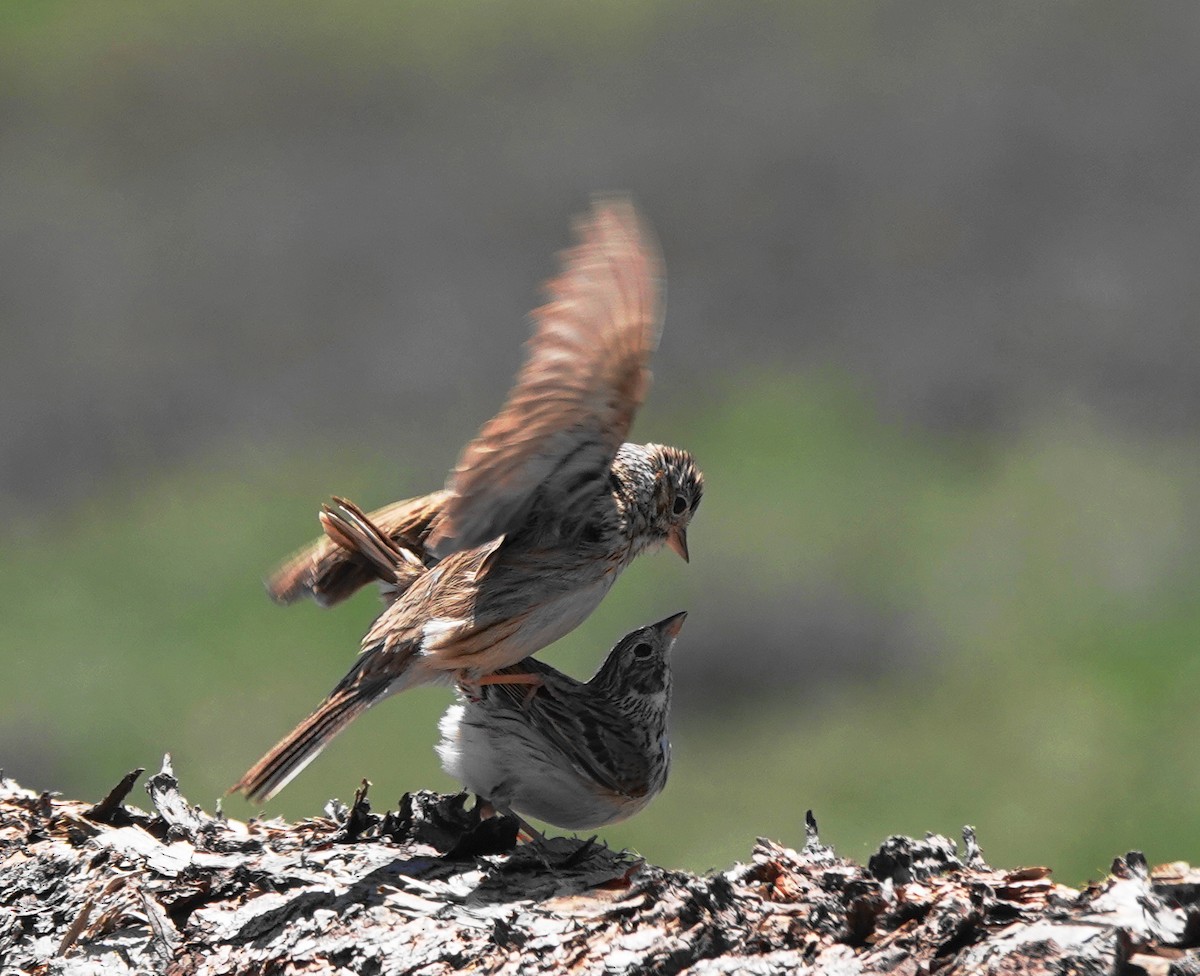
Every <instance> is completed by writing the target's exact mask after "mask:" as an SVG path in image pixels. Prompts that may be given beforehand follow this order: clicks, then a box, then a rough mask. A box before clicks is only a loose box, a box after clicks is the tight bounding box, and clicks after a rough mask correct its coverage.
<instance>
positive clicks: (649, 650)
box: [633, 644, 654, 658]
mask: <svg viewBox="0 0 1200 976" xmlns="http://www.w3.org/2000/svg"><path fill="white" fill-rule="evenodd" d="M653 653H654V648H653V647H651V646H650V645H649V644H638V646H637V647H635V648H634V649H633V656H634V657H640V658H647V657H649V656H650V655H651V654H653Z"/></svg>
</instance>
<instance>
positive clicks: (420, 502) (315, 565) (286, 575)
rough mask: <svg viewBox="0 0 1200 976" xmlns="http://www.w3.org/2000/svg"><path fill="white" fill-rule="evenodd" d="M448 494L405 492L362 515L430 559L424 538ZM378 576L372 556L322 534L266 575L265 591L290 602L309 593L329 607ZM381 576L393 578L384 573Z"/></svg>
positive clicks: (422, 556)
mask: <svg viewBox="0 0 1200 976" xmlns="http://www.w3.org/2000/svg"><path fill="white" fill-rule="evenodd" d="M448 497H449V495H448V493H447V492H445V491H435V492H433V493H431V494H428V495H421V496H420V497H418V498H406V499H403V500H402V501H398V502H392V504H390V505H386V506H384V507H383V508H381V509H378V510H377V511H374V512H372V513H371V514H370V515H368V516H366V519H367V520H369V522H370V523H371V524H372V526H373V527H374V528H375V529H376V530H377V531H378V532H380V533H381V534H382V535H384V536H386V537H388V538H390V539H391V540H392V541H393V542H395V543H396V544H397V545H399V546H401V547H403V548H404V549H406V550H408V551H410V552H412V553H413V554H415V555H416V557H417V558H420V559H428V558H429V554H428V552H427V550H426V549H425V545H424V544H425V538H426V536H428V534H429V532H430V528H431V525H432V523H433V522H434V520H435V519H436V518H437V517H438V515H439V514H440V513H441V511H442V507H443V505H444V504H445V502H446V499H447V498H448ZM379 578H381V577H380V573H379V570H378V568H377V567H376V566H375V565H373V564H372V562H371V561H370V560H368V559H367V558H366V557H364V556H363V555H362V554H360V553H355V552H350V551H348V550H347V549H346V548H344V547H343V546H342V545H339V544H338V543H337V542H335V541H334V540H333V539H332V538H330V537H329V536H328V535H326V536H322V537H321V538H320V539H318V540H316V541H315V542H311V543H309V544H308V545H307V546H305V547H304V548H303V549H301V550H300V551H299V552H297V553H296V554H295V555H294V556H291V557H290V558H289V559H288V560H287V561H286V562H284V563H283V565H281V566H280V567H279V569H277V570H276V571H275V572H274V573H272V574H271V576H270V578H269V579H268V580H267V592H268V593H269V594H270V595H271V597H272V598H273V599H275V600H276V601H278V602H279V603H293V602H295V601H296V600H298V599H300V598H301V597H306V596H308V597H312V598H313V599H314V600H316V602H317V603H319V604H320V605H321V606H326V607H328V606H333V605H334V604H335V603H340V602H341V601H342V600H344V599H346V598H347V597H348V596H351V595H352V594H353V593H354V592H355V591H356V590H358V589H359V588H360V587H362V586H365V585H366V584H367V583H370V582H371V581H372V580H375V579H379ZM384 579H385V581H386V582H389V583H390V582H392V580H390V579H387V578H386V576H385V577H384Z"/></svg>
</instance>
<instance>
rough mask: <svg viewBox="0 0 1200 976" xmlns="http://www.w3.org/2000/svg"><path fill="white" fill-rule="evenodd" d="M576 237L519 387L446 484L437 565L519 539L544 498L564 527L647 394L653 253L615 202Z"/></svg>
mask: <svg viewBox="0 0 1200 976" xmlns="http://www.w3.org/2000/svg"><path fill="white" fill-rule="evenodd" d="M577 235H578V238H579V243H578V244H576V245H575V247H573V248H571V249H570V250H568V251H567V252H566V253H565V254H564V255H563V258H562V271H561V273H560V274H559V276H558V277H557V278H555V279H554V280H553V281H551V282H550V283H549V285H548V286H547V291H548V301H547V303H546V304H545V305H543V306H542V307H541V308H539V309H537V310H536V311H535V312H534V313H533V320H534V326H535V327H534V333H533V336H532V337H531V339H530V341H529V344H528V352H527V356H526V361H525V364H524V366H523V367H522V369H521V372H520V374H519V375H518V377H517V382H516V385H515V386H514V387H513V389H512V391H511V392H510V393H509V396H508V400H507V401H506V402H505V404H504V406H503V407H502V408H501V410H500V412H499V413H498V414H497V415H496V416H495V417H493V418H492V419H491V420H490V421H488V423H487V424H485V425H484V427H483V429H482V430H481V431H480V432H479V435H478V436H477V437H476V438H475V440H473V441H472V442H471V443H470V444H468V445H467V447H466V449H465V450H464V451H463V453H462V456H461V457H460V459H459V462H458V465H457V467H456V468H455V470H454V473H453V474H452V475H451V478H450V490H451V492H452V496H451V498H450V499H449V500H448V502H447V504H446V507H445V510H444V511H443V513H442V516H441V518H440V519H439V520H438V522H437V524H436V525H435V526H434V530H433V532H432V533H431V535H430V538H429V540H428V544H429V547H430V549H431V550H432V551H433V552H434V553H435V554H436V555H438V556H445V555H446V554H447V553H449V552H453V551H455V550H458V549H465V548H470V547H472V546H477V545H480V544H482V543H483V542H486V541H487V540H488V539H492V538H494V537H496V536H498V535H500V534H502V533H506V532H512V531H515V530H516V529H517V528H519V527H520V526H521V524H522V523H523V521H524V520H525V518H526V517H527V516H528V514H529V509H530V505H531V503H532V502H533V500H534V499H535V498H537V497H539V496H540V499H541V502H540V504H541V505H544V507H545V510H546V517H547V518H548V519H553V520H557V521H559V522H566V523H568V524H569V523H570V522H571V520H572V516H573V515H577V514H578V513H580V512H582V511H583V510H586V508H587V506H588V504H589V503H590V501H591V500H592V498H593V497H594V495H595V494H596V493H597V492H599V491H600V490H602V489H603V485H604V479H605V478H606V477H607V474H608V470H609V467H610V466H611V464H612V460H613V457H614V456H615V455H616V452H617V449H618V448H619V447H620V446H621V444H622V442H623V441H624V440H625V437H626V435H627V434H628V433H629V429H630V427H631V426H632V424H633V418H634V414H635V413H636V412H637V409H638V407H639V406H640V405H641V403H642V400H643V399H644V397H645V395H646V391H647V389H648V388H649V383H650V370H649V361H650V356H651V354H652V353H653V351H654V349H655V347H656V346H657V345H658V337H659V333H660V331H661V323H662V310H663V283H662V270H661V267H662V266H661V261H660V259H659V254H658V248H657V246H656V244H655V243H654V241H653V239H652V237H651V235H650V233H649V231H648V230H647V229H646V228H645V227H644V226H643V224H642V222H641V220H640V219H639V217H638V215H637V212H636V211H635V210H634V208H633V205H632V204H631V203H630V202H629V201H627V200H621V199H617V200H602V201H598V202H597V203H596V204H595V205H594V206H593V208H592V211H591V213H590V214H589V215H588V216H587V217H586V218H585V219H583V220H582V221H581V222H580V223H579V224H578V226H577ZM540 515H541V512H540V511H539V517H540Z"/></svg>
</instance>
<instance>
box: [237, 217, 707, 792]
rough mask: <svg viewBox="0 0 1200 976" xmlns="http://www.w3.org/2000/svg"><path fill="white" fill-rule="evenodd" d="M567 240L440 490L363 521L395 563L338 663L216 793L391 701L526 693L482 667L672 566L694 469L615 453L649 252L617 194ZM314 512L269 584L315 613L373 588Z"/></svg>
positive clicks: (524, 678)
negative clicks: (664, 553) (653, 554)
mask: <svg viewBox="0 0 1200 976" xmlns="http://www.w3.org/2000/svg"><path fill="white" fill-rule="evenodd" d="M576 234H577V238H578V243H577V244H576V245H575V246H574V247H572V248H571V249H569V250H568V251H566V252H565V254H564V255H563V256H562V259H561V270H560V273H559V275H558V276H557V277H556V278H554V279H553V280H552V281H550V283H549V284H548V286H547V291H548V301H547V302H546V304H545V305H543V306H542V307H541V308H539V309H537V310H536V311H535V312H534V313H533V320H534V332H533V336H532V338H531V339H530V341H529V344H528V348H527V354H526V360H525V363H524V365H523V367H522V369H521V371H520V373H519V374H518V376H517V381H516V384H515V385H514V387H513V388H512V390H511V391H510V392H509V395H508V398H507V400H506V401H505V403H504V405H503V406H502V407H501V409H500V412H499V413H497V414H496V416H495V417H493V418H492V419H491V420H490V421H488V422H487V423H486V424H485V425H484V426H483V428H482V429H481V430H480V432H479V434H478V435H477V436H476V437H475V439H474V440H473V441H471V442H470V443H469V444H468V445H467V446H466V448H465V449H464V450H463V453H462V455H461V457H460V458H459V461H458V463H457V465H456V467H455V469H454V471H453V472H452V473H451V475H450V477H449V479H448V482H447V486H446V488H445V489H443V490H441V491H437V492H433V493H432V494H429V495H424V496H421V497H418V498H411V499H406V500H404V501H400V502H395V503H393V504H392V505H389V506H387V507H385V508H383V509H380V510H378V511H377V512H373V513H371V514H370V515H369V516H365V515H364V516H362V517H363V518H364V519H365V520H366V521H367V522H368V524H370V525H371V526H373V527H374V529H375V530H376V532H377V536H378V540H379V541H380V543H381V545H383V547H384V548H385V549H386V548H388V545H389V544H390V545H391V546H393V547H395V548H396V550H397V551H399V552H400V553H401V561H402V562H403V567H402V569H401V570H400V571H398V572H396V573H394V574H393V575H392V577H391V578H390V579H388V588H389V590H390V593H389V598H390V603H389V604H388V605H387V606H386V607H385V609H384V610H383V612H382V613H381V614H380V615H379V617H378V618H377V619H376V620H375V622H374V624H373V625H372V626H371V628H370V629H369V630H368V631H367V634H366V636H365V637H364V638H363V640H362V646H361V650H360V653H359V656H358V658H357V660H356V661H355V663H354V665H353V667H351V669H350V671H349V672H348V673H347V674H346V675H345V677H343V678H342V680H341V681H340V682H338V684H337V685H336V686H335V687H334V689H333V690H332V691H331V692H330V693H329V695H328V696H327V697H326V698H325V700H324V701H323V702H321V704H320V705H319V706H318V707H317V709H316V710H315V711H314V712H313V713H312V714H311V715H310V716H309V717H308V718H307V719H305V720H304V721H303V722H301V723H300V724H299V725H298V726H297V727H296V728H295V729H294V730H293V731H292V732H291V733H289V734H288V735H287V736H285V737H284V739H283V740H282V741H280V742H279V743H278V744H277V745H276V746H275V747H274V748H273V749H272V750H271V751H270V752H268V753H267V754H266V755H265V756H264V757H263V758H262V759H261V760H260V761H259V762H258V763H256V764H255V765H254V766H253V767H252V768H251V769H250V770H248V771H247V772H246V774H245V775H244V776H243V777H242V778H241V779H240V780H239V781H238V782H237V783H236V784H235V785H234V786H233V787H232V789H231V792H232V791H241V792H243V793H245V794H246V796H247V797H249V798H250V799H252V800H254V799H262V800H266V799H270V797H272V796H274V795H275V794H276V793H277V792H278V791H279V790H280V789H282V788H283V787H284V786H285V785H286V784H287V783H288V782H289V781H290V780H291V779H292V778H293V777H294V776H296V775H297V774H298V773H299V772H300V771H301V770H302V769H303V768H304V767H305V766H306V765H307V764H308V763H309V762H311V761H312V760H313V759H315V758H316V756H317V754H318V753H319V752H320V751H321V749H322V748H323V747H324V746H325V745H326V744H327V743H328V742H329V740H330V739H331V738H332V737H333V736H334V735H336V734H337V733H338V732H339V731H341V730H342V729H343V728H345V727H346V725H348V724H349V723H350V722H351V721H352V720H353V719H354V718H355V717H357V716H358V715H359V714H360V713H362V712H363V711H365V710H366V709H367V708H369V707H370V706H372V705H374V704H375V703H376V702H378V701H380V700H381V699H383V698H385V697H388V696H389V695H393V694H396V693H398V692H401V691H404V690H406V689H408V688H412V687H414V686H417V685H422V684H428V683H432V682H439V681H457V682H460V683H467V684H469V685H472V686H477V685H482V684H486V683H489V682H499V683H517V684H525V685H526V686H527V687H528V686H529V685H531V684H537V682H538V676H537V675H535V674H533V673H532V672H528V673H509V674H504V675H496V672H498V671H501V670H503V669H504V668H508V667H511V666H512V665H514V664H517V663H518V662H520V661H522V660H523V659H525V658H526V657H528V656H529V655H531V654H534V653H536V652H537V651H539V650H541V649H542V648H543V647H546V646H547V645H549V644H551V643H553V642H554V641H556V640H557V639H558V638H560V637H562V636H563V635H564V634H567V633H569V632H570V631H571V630H573V629H574V628H575V627H577V626H578V625H579V624H580V623H581V622H582V621H583V620H584V619H585V618H586V617H587V616H588V615H589V614H590V613H591V612H592V611H593V610H594V609H595V608H596V606H597V605H598V604H599V603H600V601H601V599H603V597H604V595H605V594H606V593H607V592H608V590H609V588H610V587H611V586H612V584H613V582H614V581H615V580H616V578H617V576H619V575H620V573H621V571H622V570H623V569H624V568H625V567H626V566H628V565H629V564H630V563H631V562H632V561H633V560H634V559H635V558H636V557H637V556H638V555H639V554H641V553H642V552H645V551H648V550H653V549H657V548H658V547H660V546H662V545H664V544H665V545H667V546H668V547H670V548H671V549H673V550H674V551H675V552H676V553H677V554H678V555H679V556H681V557H682V558H683V559H684V560H685V561H686V560H687V559H688V544H687V528H688V525H689V523H690V521H691V519H692V516H693V515H694V514H695V511H696V508H697V506H698V505H699V504H700V499H701V495H702V493H703V487H704V479H703V475H702V474H701V472H700V469H699V468H698V467H697V465H696V463H695V461H694V460H693V458H692V456H691V455H690V454H688V452H687V451H684V450H681V449H679V448H676V447H669V446H664V445H661V444H631V443H625V442H624V439H625V436H626V434H627V433H628V432H629V429H630V427H631V425H632V423H633V417H634V414H635V413H636V412H637V408H638V407H639V406H640V405H641V403H642V400H643V399H644V397H645V394H646V391H647V388H648V386H649V382H650V372H649V368H648V363H649V358H650V355H651V353H652V352H653V350H654V349H655V347H656V346H657V344H658V338H659V334H660V331H661V321H662V307H663V285H662V280H661V279H662V274H661V262H660V259H659V256H658V250H657V248H656V246H655V244H654V243H653V240H652V238H651V236H650V234H649V232H648V230H647V229H646V228H645V226H644V225H643V223H642V221H641V220H640V218H639V217H638V215H637V213H636V211H635V210H634V208H633V205H632V204H631V203H629V202H628V201H627V200H624V199H605V200H598V201H597V202H596V203H595V204H594V205H593V207H592V210H591V212H590V213H589V214H588V215H587V216H586V217H585V218H583V219H582V220H581V221H579V222H578V223H577V225H576ZM336 504H338V500H335V505H336ZM330 511H331V509H330V507H329V506H326V509H325V511H323V512H322V524H323V525H324V526H325V527H326V530H327V531H326V536H325V537H324V538H322V539H320V540H318V541H317V542H315V543H313V544H311V545H310V546H308V547H306V548H305V549H303V550H301V552H300V553H298V554H297V555H296V556H294V557H293V558H292V559H290V560H288V561H287V562H286V563H285V564H284V565H283V566H282V567H281V568H280V570H279V571H278V572H277V573H276V574H275V575H274V576H273V577H272V578H271V579H270V580H269V581H268V591H269V592H270V593H271V594H272V595H273V596H274V597H275V598H276V599H277V600H279V601H281V602H285V603H288V602H291V601H293V600H296V599H299V598H301V597H305V596H308V597H312V598H313V599H315V600H317V601H318V602H319V603H322V604H324V605H332V604H333V603H336V602H338V601H339V600H341V599H344V598H345V597H346V596H348V595H349V594H350V593H352V592H354V591H355V590H356V589H358V588H359V587H360V586H362V585H364V584H365V583H368V582H370V581H371V580H372V579H376V578H378V577H380V575H381V571H380V567H379V566H378V565H377V564H375V563H374V562H373V561H372V559H371V557H370V555H369V554H366V553H364V552H363V551H361V550H360V549H359V548H358V546H357V543H356V542H355V541H354V540H350V545H348V546H347V545H344V544H343V543H344V542H346V541H347V540H345V539H343V540H340V541H339V540H338V538H337V537H336V531H335V532H333V533H331V532H330V531H329V514H330ZM355 512H358V510H357V509H355ZM358 514H359V515H361V514H362V513H361V512H358Z"/></svg>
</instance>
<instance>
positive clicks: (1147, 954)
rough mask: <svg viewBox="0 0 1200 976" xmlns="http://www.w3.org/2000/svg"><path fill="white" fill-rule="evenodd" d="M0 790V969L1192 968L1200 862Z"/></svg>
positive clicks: (172, 791) (428, 802)
mask: <svg viewBox="0 0 1200 976" xmlns="http://www.w3.org/2000/svg"><path fill="white" fill-rule="evenodd" d="M137 775H138V774H135V773H131V774H130V775H129V776H127V777H126V778H125V779H124V780H122V782H121V783H120V784H119V785H118V786H117V787H116V788H115V789H114V790H113V791H112V793H110V794H109V796H108V797H106V798H105V799H104V800H102V801H101V802H100V803H97V804H95V805H90V804H87V803H83V802H77V801H67V800H61V799H59V798H57V797H54V796H51V795H49V794H38V793H35V792H31V791H29V790H25V789H22V788H21V787H20V786H18V785H17V784H16V783H14V782H12V781H11V780H0V976H10V974H16V973H33V974H51V973H54V974H58V973H63V974H91V973H101V972H103V973H115V974H121V973H131V974H132V973H167V974H171V976H184V974H213V976H216V974H224V973H231V972H237V973H255V974H275V973H280V974H283V973H304V974H312V976H320V974H325V973H335V972H354V973H380V974H406V973H412V974H418V973H419V974H448V973H460V972H461V973H467V972H470V973H489V974H508V973H511V974H518V973H519V974H536V973H555V974H576V973H578V974H596V976H599V974H619V973H661V974H688V976H717V974H732V973H746V974H761V976H773V974H782V973H804V974H812V976H818V974H827V976H835V974H836V976H855V974H872V973H900V974H918V973H922V974H926V973H938V974H944V976H956V974H968V973H969V974H987V973H996V974H999V973H1029V974H1038V973H1061V972H1080V973H1082V972H1088V973H1123V974H1133V976H1139V974H1149V976H1200V870H1197V869H1194V868H1192V867H1190V866H1188V865H1187V864H1183V863H1174V864H1169V865H1164V866H1163V867H1160V868H1155V869H1154V870H1151V869H1150V868H1149V866H1148V865H1147V864H1146V861H1145V858H1143V857H1142V856H1141V855H1140V854H1137V853H1136V852H1135V853H1130V854H1127V855H1125V856H1124V857H1120V858H1117V860H1116V861H1115V862H1114V864H1113V870H1112V873H1111V875H1110V876H1109V877H1108V878H1106V879H1105V880H1104V881H1101V882H1098V883H1096V884H1092V885H1089V886H1088V887H1086V888H1085V889H1083V890H1082V891H1078V890H1075V889H1071V888H1067V887H1065V886H1063V885H1059V884H1056V883H1055V882H1054V881H1052V880H1051V879H1050V877H1049V870H1048V869H1046V868H1023V869H1018V870H1015V871H1003V870H996V869H993V868H991V867H989V866H988V865H987V864H986V863H985V862H984V860H983V855H982V853H981V852H980V850H979V846H978V844H977V843H976V841H975V837H974V834H973V833H971V832H970V831H969V830H968V831H967V832H965V833H964V841H963V844H962V848H961V850H960V846H959V845H957V844H955V843H954V842H952V841H950V840H948V839H947V838H945V837H940V836H936V835H927V836H926V837H925V838H924V839H923V840H913V839H911V838H907V837H891V838H888V839H887V840H886V841H885V842H884V843H883V844H882V845H881V847H880V849H879V850H878V851H877V852H876V854H875V855H873V856H872V857H871V859H870V861H869V862H868V864H867V866H866V867H863V866H860V865H857V864H855V863H853V862H851V861H847V860H845V859H843V858H841V857H838V856H837V854H836V853H835V852H834V851H833V850H832V849H830V848H829V847H826V846H824V845H822V844H821V843H820V841H819V838H818V837H817V834H816V825H815V823H812V822H811V821H810V823H809V831H808V838H809V839H808V842H807V844H806V845H805V846H804V847H803V848H802V849H801V850H799V851H796V850H791V849H789V848H786V847H781V846H779V845H778V844H775V843H772V842H771V841H768V840H759V841H758V842H757V844H756V845H755V846H754V849H753V851H752V852H751V855H750V859H749V861H748V863H746V864H742V865H737V866H735V867H733V868H732V869H730V870H728V871H725V872H722V873H719V874H711V875H705V876H697V875H692V874H687V873H684V872H679V871H668V870H665V869H663V868H659V867H655V866H653V865H651V864H647V863H645V862H644V861H642V860H640V859H639V858H637V857H635V856H633V855H632V854H629V853H628V852H624V851H613V850H610V849H609V848H607V847H605V846H604V845H602V844H599V843H595V842H593V841H584V840H578V839H568V838H553V839H551V840H549V841H548V842H547V843H546V844H545V845H544V846H542V845H530V844H518V843H517V825H516V824H515V823H514V822H513V821H510V820H506V819H504V818H492V819H489V820H483V821H481V820H480V819H479V818H478V816H477V815H476V813H475V812H474V810H472V809H468V800H467V797H466V796H465V795H458V796H443V795H439V794H434V793H428V792H421V793H413V794H408V795H406V796H405V797H404V799H403V800H402V802H401V804H400V807H399V809H398V810H396V811H392V812H388V813H386V814H384V815H383V816H379V815H377V814H374V813H372V812H371V809H370V804H369V802H368V800H367V791H366V784H364V786H363V788H362V789H360V790H359V791H358V793H357V794H356V797H355V801H354V803H353V804H352V805H351V806H350V807H349V808H347V807H345V806H344V805H341V804H336V803H331V804H330V806H329V807H328V808H327V810H326V816H324V817H320V818H316V819H311V820H304V821H300V822H298V823H294V824H290V823H286V822H284V821H282V820H251V821H249V822H248V823H242V822H239V821H235V820H229V819H227V818H225V817H223V816H220V815H217V816H213V815H210V814H208V813H205V812H204V811H203V810H201V809H200V808H198V807H195V806H192V805H191V804H190V803H188V801H187V800H186V798H185V797H184V796H183V794H182V793H181V792H180V790H179V784H178V782H177V781H176V779H175V776H174V774H173V772H172V770H171V767H170V762H169V759H168V761H167V762H166V763H164V766H163V769H162V771H161V772H159V773H158V774H157V775H156V776H153V777H151V779H150V781H149V783H148V785H147V791H148V792H149V794H150V797H151V801H152V803H153V808H154V812H153V813H147V812H144V811H142V810H139V809H137V808H135V807H131V806H126V805H124V804H123V801H124V798H125V797H126V795H127V794H128V792H129V790H130V788H131V787H132V786H133V783H134V780H136V779H137Z"/></svg>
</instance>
